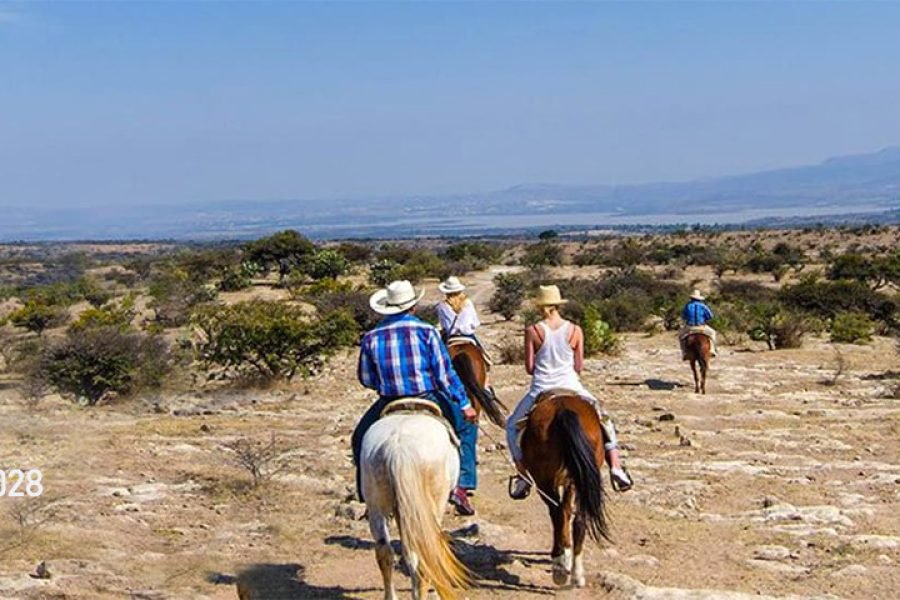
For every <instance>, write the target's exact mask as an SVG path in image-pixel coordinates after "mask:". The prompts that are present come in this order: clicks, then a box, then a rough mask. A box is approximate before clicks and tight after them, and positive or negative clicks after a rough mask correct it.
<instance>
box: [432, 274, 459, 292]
mask: <svg viewBox="0 0 900 600" xmlns="http://www.w3.org/2000/svg"><path fill="white" fill-rule="evenodd" d="M438 289H439V290H440V291H441V293H442V294H455V293H457V292H461V291H463V290H465V289H466V286H464V285H463V284H462V282H461V281H460V280H459V277H456V276H455V275H451V276H450V277H448V278H447V279H446V280H444V281H442V282H441V283H439V284H438Z"/></svg>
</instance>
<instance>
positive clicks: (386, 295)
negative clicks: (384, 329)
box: [369, 279, 425, 315]
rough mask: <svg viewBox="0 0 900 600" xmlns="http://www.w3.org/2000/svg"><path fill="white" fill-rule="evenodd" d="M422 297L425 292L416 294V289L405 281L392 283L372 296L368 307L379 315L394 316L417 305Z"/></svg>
mask: <svg viewBox="0 0 900 600" xmlns="http://www.w3.org/2000/svg"><path fill="white" fill-rule="evenodd" d="M424 295H425V290H422V291H421V292H419V293H418V294H416V289H415V288H414V287H413V286H412V284H411V283H410V282H409V281H407V280H405V279H403V280H401V281H392V282H390V283H389V284H388V286H387V287H386V288H384V289H383V290H378V291H377V292H375V293H374V294H372V296H371V297H370V298H369V306H371V307H372V310H374V311H375V312H377V313H378V314H380V315H396V314H399V313H402V312H403V311H407V310H409V309H410V308H412V307H413V306H415V305H416V304H418V302H419V300H421V299H422V296H424Z"/></svg>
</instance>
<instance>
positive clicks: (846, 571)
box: [831, 565, 869, 577]
mask: <svg viewBox="0 0 900 600" xmlns="http://www.w3.org/2000/svg"><path fill="white" fill-rule="evenodd" d="M868 572H869V570H868V569H867V568H865V567H864V566H862V565H849V566H847V567H844V568H843V569H841V570H840V571H835V572H834V573H832V574H831V576H832V577H859V576H861V575H865V574H866V573H868Z"/></svg>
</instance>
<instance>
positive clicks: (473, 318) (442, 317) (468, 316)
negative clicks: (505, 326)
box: [437, 298, 481, 336]
mask: <svg viewBox="0 0 900 600" xmlns="http://www.w3.org/2000/svg"><path fill="white" fill-rule="evenodd" d="M437 313H438V321H439V322H440V324H441V331H444V332H446V334H447V335H448V336H450V335H475V329H476V328H477V327H478V326H479V325H481V321H479V320H478V313H477V312H475V305H474V304H472V301H471V300H470V299H468V298H466V302H465V304H463V307H462V310H461V311H459V316H457V314H456V313H455V312H454V311H453V308H451V307H450V305H449V304H447V303H446V302H441V303H440V304H438V305H437ZM454 319H455V320H456V322H455V323H454V322H453V321H454ZM451 327H453V331H450V328H451Z"/></svg>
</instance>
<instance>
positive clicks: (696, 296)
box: [691, 290, 706, 302]
mask: <svg viewBox="0 0 900 600" xmlns="http://www.w3.org/2000/svg"><path fill="white" fill-rule="evenodd" d="M691 300H700V301H701V302H702V301H703V300H706V296H704V295H703V294H701V293H700V290H694V291H693V292H691Z"/></svg>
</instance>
